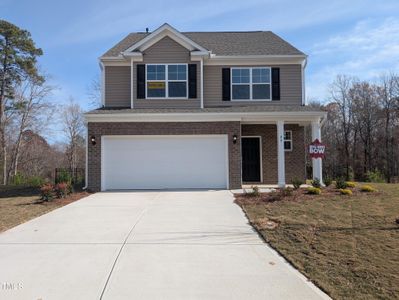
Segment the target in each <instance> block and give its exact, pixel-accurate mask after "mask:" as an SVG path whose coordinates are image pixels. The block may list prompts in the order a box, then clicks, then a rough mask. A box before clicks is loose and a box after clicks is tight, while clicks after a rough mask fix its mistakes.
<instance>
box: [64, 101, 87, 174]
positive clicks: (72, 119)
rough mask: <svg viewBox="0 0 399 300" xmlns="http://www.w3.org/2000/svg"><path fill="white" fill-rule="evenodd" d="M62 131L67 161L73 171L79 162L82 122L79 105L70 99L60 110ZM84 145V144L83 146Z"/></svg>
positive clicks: (81, 111) (81, 112) (82, 130)
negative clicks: (64, 138) (65, 140)
mask: <svg viewBox="0 0 399 300" xmlns="http://www.w3.org/2000/svg"><path fill="white" fill-rule="evenodd" d="M61 119H62V125H63V131H64V133H65V136H66V138H67V142H68V146H67V151H66V154H67V159H68V164H69V167H70V168H71V170H75V169H76V168H77V166H78V162H79V160H78V159H79V149H80V148H81V147H82V140H84V139H83V133H84V130H85V128H84V122H83V110H82V108H81V107H80V105H79V104H78V103H76V102H74V100H73V99H72V98H71V99H70V100H69V103H68V104H67V105H66V106H65V107H64V109H63V110H62V116H61ZM83 145H84V144H83Z"/></svg>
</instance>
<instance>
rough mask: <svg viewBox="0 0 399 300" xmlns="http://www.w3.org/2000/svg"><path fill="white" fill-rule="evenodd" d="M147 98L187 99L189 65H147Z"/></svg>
mask: <svg viewBox="0 0 399 300" xmlns="http://www.w3.org/2000/svg"><path fill="white" fill-rule="evenodd" d="M146 68H147V70H146V79H147V80H146V83H147V86H146V92H147V95H146V98H187V93H188V91H187V89H188V84H187V64H162V65H161V64H157V65H155V64H147V65H146Z"/></svg>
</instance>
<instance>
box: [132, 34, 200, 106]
mask: <svg viewBox="0 0 399 300" xmlns="http://www.w3.org/2000/svg"><path fill="white" fill-rule="evenodd" d="M156 63H160V64H162V63H166V64H167V63H187V64H193V63H195V64H197V98H196V99H137V90H136V89H137V85H136V84H135V85H134V95H133V97H134V100H133V101H134V102H133V104H134V108H199V107H200V106H201V103H200V93H201V90H200V88H201V84H200V79H201V70H200V64H199V63H198V62H192V61H191V60H190V51H188V50H187V49H186V48H184V47H183V46H181V45H179V44H178V43H176V42H175V41H174V40H172V39H171V38H169V37H165V38H163V39H161V40H160V41H158V42H157V43H155V44H154V45H152V46H151V47H150V48H148V49H147V50H145V51H144V53H143V62H140V63H139V64H156ZM133 67H134V72H133V82H136V77H137V63H134V66H133Z"/></svg>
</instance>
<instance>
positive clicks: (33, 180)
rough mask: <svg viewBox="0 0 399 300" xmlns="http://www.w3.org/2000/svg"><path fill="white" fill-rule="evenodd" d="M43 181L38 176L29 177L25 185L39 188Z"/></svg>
mask: <svg viewBox="0 0 399 300" xmlns="http://www.w3.org/2000/svg"><path fill="white" fill-rule="evenodd" d="M44 182H45V180H44V179H43V178H42V177H40V176H32V177H29V178H28V180H27V183H28V185H29V186H31V187H39V186H42V185H43V184H44Z"/></svg>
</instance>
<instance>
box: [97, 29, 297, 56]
mask: <svg viewBox="0 0 399 300" xmlns="http://www.w3.org/2000/svg"><path fill="white" fill-rule="evenodd" d="M148 34H149V33H143V32H138V33H130V34H129V35H127V36H126V37H125V38H124V39H123V40H122V41H120V42H119V43H117V44H116V45H115V46H114V47H112V48H111V49H109V50H108V51H107V52H105V53H104V54H103V56H105V57H114V56H118V55H119V54H120V53H121V52H123V51H125V50H126V49H128V48H129V47H131V46H132V45H133V44H135V43H137V42H138V41H140V40H141V39H143V38H144V37H145V36H147V35H148ZM182 34H184V35H185V36H186V37H188V38H189V39H191V40H192V41H194V42H195V43H197V44H199V45H201V46H202V47H204V48H206V49H207V50H209V51H212V53H213V54H216V55H219V56H234V55H304V53H303V52H301V51H299V50H298V49H297V48H295V47H294V46H292V45H291V44H289V43H288V42H286V41H285V40H283V39H282V38H280V37H279V36H277V35H276V34H274V33H273V32H271V31H237V32H182Z"/></svg>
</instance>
